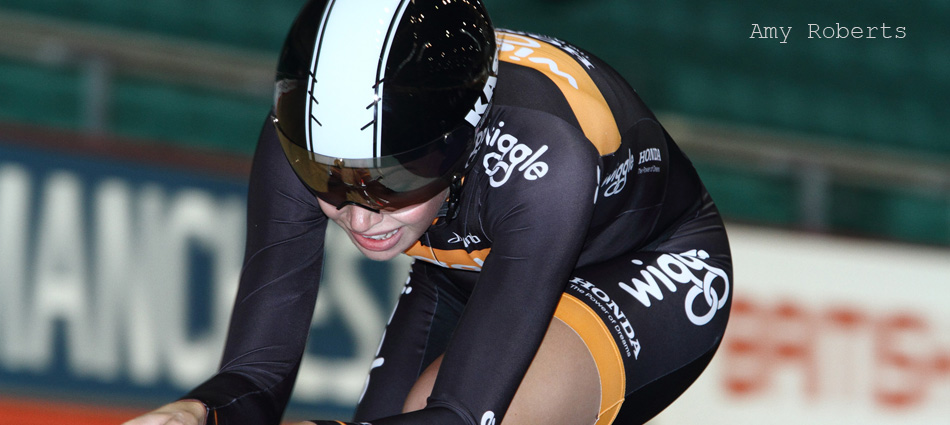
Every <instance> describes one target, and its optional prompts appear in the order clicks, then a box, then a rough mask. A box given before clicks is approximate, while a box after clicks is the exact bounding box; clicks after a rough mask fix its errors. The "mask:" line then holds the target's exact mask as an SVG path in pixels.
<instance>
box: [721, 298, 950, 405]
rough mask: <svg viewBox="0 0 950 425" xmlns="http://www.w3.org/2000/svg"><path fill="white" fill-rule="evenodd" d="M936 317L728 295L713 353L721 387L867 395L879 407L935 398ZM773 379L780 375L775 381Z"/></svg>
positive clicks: (948, 358) (948, 356) (947, 359)
mask: <svg viewBox="0 0 950 425" xmlns="http://www.w3.org/2000/svg"><path fill="white" fill-rule="evenodd" d="M935 327H936V324H934V323H931V321H928V319H927V317H924V316H922V315H920V314H917V313H915V312H891V313H887V312H884V313H881V312H876V311H875V312H872V311H869V310H866V309H862V308H859V307H854V306H842V305H835V306H830V307H824V308H822V309H820V310H819V309H813V308H809V307H808V305H807V304H804V303H800V302H797V301H792V300H781V301H777V302H769V303H763V302H759V301H756V300H752V299H749V298H736V299H735V300H734V301H733V305H732V313H731V317H730V322H729V330H728V332H727V333H726V337H725V340H724V341H723V345H722V349H721V350H720V353H719V359H718V360H719V361H720V362H721V363H722V367H721V370H722V371H723V372H722V373H723V374H724V375H723V380H722V385H723V386H724V388H725V390H726V393H727V394H729V395H730V396H732V397H737V398H745V399H749V398H754V397H764V396H768V395H779V396H783V397H784V396H787V395H789V394H786V393H787V391H789V388H788V387H789V385H788V382H789V381H788V380H787V379H785V380H784V381H780V380H779V377H780V376H782V377H785V378H788V377H789V376H790V375H791V376H792V377H795V378H797V379H796V380H795V381H793V382H796V384H794V385H797V387H796V388H797V389H793V391H798V393H799V395H800V396H801V397H803V398H804V399H807V400H815V399H816V398H819V397H820V398H822V399H828V398H834V399H842V398H846V399H847V398H851V399H854V398H859V397H864V398H867V399H868V401H869V402H872V403H874V404H876V405H877V406H880V407H882V408H885V409H911V408H915V407H921V406H923V405H925V404H926V403H936V402H937V401H935V400H933V398H934V397H933V395H934V394H935V393H936V390H937V388H938V387H939V386H946V387H948V388H950V350H948V347H947V346H945V345H942V344H946V343H947V342H950V341H947V340H946V339H945V336H943V335H942V333H941V332H939V331H937V330H936V329H935ZM780 382H781V383H780Z"/></svg>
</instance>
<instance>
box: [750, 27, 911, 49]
mask: <svg viewBox="0 0 950 425" xmlns="http://www.w3.org/2000/svg"><path fill="white" fill-rule="evenodd" d="M806 30H807V35H808V38H810V39H831V38H836V39H842V38H854V39H880V38H884V39H902V38H905V37H907V27H903V26H900V27H893V26H890V25H887V23H882V24H880V25H874V26H850V27H849V26H846V25H841V23H839V22H835V24H834V25H819V24H808V26H807V28H806ZM791 33H792V27H791V26H787V27H784V26H777V27H776V26H767V25H759V24H752V34H751V35H749V38H755V39H769V40H781V41H779V43H781V44H786V43H788V37H789V36H790V35H791Z"/></svg>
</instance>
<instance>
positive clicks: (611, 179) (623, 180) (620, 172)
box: [601, 149, 636, 198]
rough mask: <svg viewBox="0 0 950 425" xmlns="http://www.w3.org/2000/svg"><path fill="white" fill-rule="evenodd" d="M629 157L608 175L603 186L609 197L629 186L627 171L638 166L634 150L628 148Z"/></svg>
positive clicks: (605, 193) (605, 194) (605, 195)
mask: <svg viewBox="0 0 950 425" xmlns="http://www.w3.org/2000/svg"><path fill="white" fill-rule="evenodd" d="M627 155H628V156H627V159H626V160H625V161H623V162H621V163H620V165H618V166H617V168H616V169H614V171H613V172H611V173H610V174H608V175H607V178H605V179H604V182H603V183H601V186H602V187H604V197H605V198H608V197H611V196H614V195H616V194H618V193H620V191H621V190H623V188H624V187H626V186H627V173H629V172H630V170H632V169H633V167H635V166H636V164H634V159H633V152H631V151H630V150H629V149H628V150H627Z"/></svg>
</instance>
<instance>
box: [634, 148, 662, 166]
mask: <svg viewBox="0 0 950 425" xmlns="http://www.w3.org/2000/svg"><path fill="white" fill-rule="evenodd" d="M662 160H663V158H662V156H661V155H660V150H659V149H657V148H649V149H644V150H642V151H640V160H639V161H637V165H642V164H643V163H644V162H651V161H662Z"/></svg>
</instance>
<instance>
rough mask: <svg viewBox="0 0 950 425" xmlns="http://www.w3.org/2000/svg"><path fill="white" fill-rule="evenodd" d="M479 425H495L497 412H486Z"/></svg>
mask: <svg viewBox="0 0 950 425" xmlns="http://www.w3.org/2000/svg"><path fill="white" fill-rule="evenodd" d="M479 425H495V412H492V411H491V410H489V411H487V412H485V414H484V415H482V421H481V422H480V423H479Z"/></svg>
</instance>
